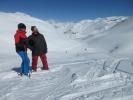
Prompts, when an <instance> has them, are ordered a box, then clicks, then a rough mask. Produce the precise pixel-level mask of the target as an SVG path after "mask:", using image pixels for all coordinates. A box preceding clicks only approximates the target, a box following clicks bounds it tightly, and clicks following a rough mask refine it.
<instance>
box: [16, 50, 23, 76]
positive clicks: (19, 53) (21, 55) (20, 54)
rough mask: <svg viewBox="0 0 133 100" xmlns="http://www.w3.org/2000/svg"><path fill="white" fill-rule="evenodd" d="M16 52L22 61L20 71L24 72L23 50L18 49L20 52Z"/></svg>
mask: <svg viewBox="0 0 133 100" xmlns="http://www.w3.org/2000/svg"><path fill="white" fill-rule="evenodd" d="M17 53H18V55H19V56H20V57H21V59H22V63H21V71H20V73H22V74H23V73H24V52H23V51H20V52H17Z"/></svg>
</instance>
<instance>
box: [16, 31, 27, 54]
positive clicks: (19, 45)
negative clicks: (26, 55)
mask: <svg viewBox="0 0 133 100" xmlns="http://www.w3.org/2000/svg"><path fill="white" fill-rule="evenodd" d="M14 39H15V46H16V51H17V52H19V51H27V49H26V39H27V36H26V32H24V31H21V30H17V31H16V34H15V35H14Z"/></svg>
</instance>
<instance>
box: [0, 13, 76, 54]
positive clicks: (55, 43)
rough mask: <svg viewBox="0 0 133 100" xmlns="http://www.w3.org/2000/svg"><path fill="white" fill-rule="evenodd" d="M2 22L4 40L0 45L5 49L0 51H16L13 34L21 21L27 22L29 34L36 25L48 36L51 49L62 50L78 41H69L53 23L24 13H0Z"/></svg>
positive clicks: (0, 24)
mask: <svg viewBox="0 0 133 100" xmlns="http://www.w3.org/2000/svg"><path fill="white" fill-rule="evenodd" d="M0 22H1V23H0V26H1V28H0V33H1V34H0V37H1V38H0V41H2V44H1V45H0V46H1V48H3V49H4V50H1V51H0V53H10V54H13V53H14V52H13V51H14V47H13V46H14V37H13V36H14V34H15V32H16V29H17V24H18V23H20V22H23V23H25V24H26V26H27V36H28V35H30V34H31V31H30V27H31V26H32V25H36V26H37V27H38V29H39V30H40V32H41V33H42V34H44V36H45V37H46V40H47V41H48V46H49V51H55V50H56V51H57V50H58V51H62V50H65V49H66V47H71V44H70V43H74V44H76V42H75V41H73V40H71V41H70V42H68V41H69V40H68V39H66V38H65V37H64V36H63V35H62V34H61V33H60V32H59V31H58V30H56V29H55V28H54V26H53V25H51V24H49V22H47V21H42V20H40V19H37V18H34V17H31V16H29V15H26V14H24V13H19V12H18V13H0ZM62 41H64V42H63V43H62ZM60 48H62V49H60ZM5 50H6V51H5ZM12 52H13V53H12Z"/></svg>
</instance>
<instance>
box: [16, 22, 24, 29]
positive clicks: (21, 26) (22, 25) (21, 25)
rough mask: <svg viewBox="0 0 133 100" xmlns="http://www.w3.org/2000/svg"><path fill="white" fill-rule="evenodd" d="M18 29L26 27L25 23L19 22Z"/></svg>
mask: <svg viewBox="0 0 133 100" xmlns="http://www.w3.org/2000/svg"><path fill="white" fill-rule="evenodd" d="M18 29H26V25H25V24H23V23H19V24H18Z"/></svg>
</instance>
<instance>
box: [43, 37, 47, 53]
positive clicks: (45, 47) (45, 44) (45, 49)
mask: <svg viewBox="0 0 133 100" xmlns="http://www.w3.org/2000/svg"><path fill="white" fill-rule="evenodd" d="M42 37H43V42H44V51H45V53H47V52H48V48H47V43H46V40H45V38H44V36H43V35H42Z"/></svg>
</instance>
